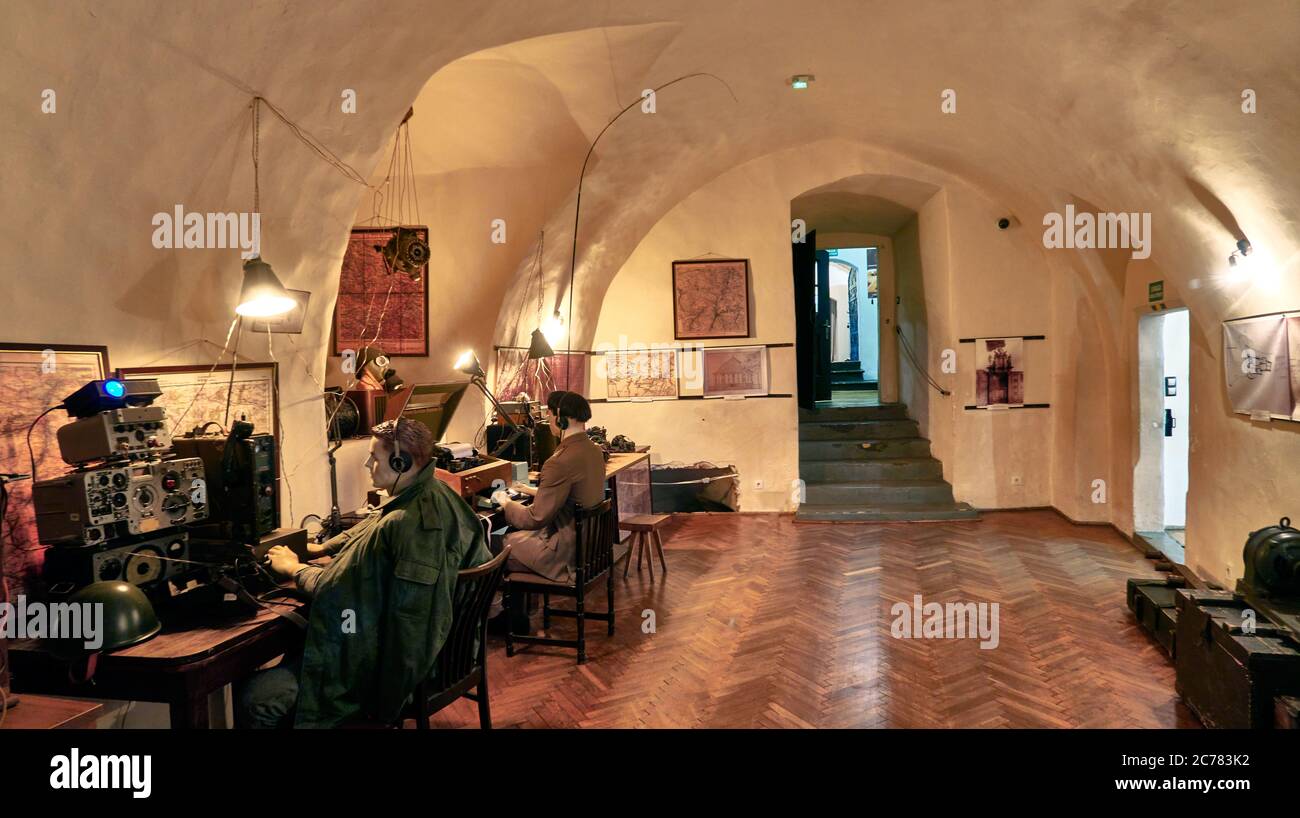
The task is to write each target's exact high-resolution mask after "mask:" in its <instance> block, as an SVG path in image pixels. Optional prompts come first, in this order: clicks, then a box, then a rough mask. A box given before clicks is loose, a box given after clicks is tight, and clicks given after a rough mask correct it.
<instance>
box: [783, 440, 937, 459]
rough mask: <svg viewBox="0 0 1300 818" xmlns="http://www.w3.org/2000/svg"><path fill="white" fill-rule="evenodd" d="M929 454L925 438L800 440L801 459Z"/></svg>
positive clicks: (925, 455)
mask: <svg viewBox="0 0 1300 818" xmlns="http://www.w3.org/2000/svg"><path fill="white" fill-rule="evenodd" d="M864 444H865V447H864ZM929 456H930V441H928V440H926V439H925V438H923V437H902V438H893V439H890V438H877V439H875V440H801V441H799V459H800V460H881V459H893V458H899V457H929Z"/></svg>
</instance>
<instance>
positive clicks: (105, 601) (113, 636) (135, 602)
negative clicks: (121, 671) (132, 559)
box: [46, 581, 162, 661]
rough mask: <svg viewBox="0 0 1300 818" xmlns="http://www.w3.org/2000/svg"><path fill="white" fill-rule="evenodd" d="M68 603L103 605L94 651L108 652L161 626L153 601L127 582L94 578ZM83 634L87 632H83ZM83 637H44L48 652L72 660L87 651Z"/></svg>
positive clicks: (132, 642)
mask: <svg viewBox="0 0 1300 818" xmlns="http://www.w3.org/2000/svg"><path fill="white" fill-rule="evenodd" d="M67 603H68V604H74V605H81V604H91V605H102V606H103V611H104V617H103V620H102V625H101V632H100V633H99V634H96V635H97V636H99V637H100V645H99V647H98V648H95V650H96V651H100V652H104V653H107V652H108V651H111V650H117V649H118V648H125V647H128V646H130V645H135V644H139V643H140V642H143V641H145V640H146V639H149V638H151V637H152V636H154V635H155V634H157V633H158V631H160V630H162V623H161V622H159V621H158V614H156V613H154V609H153V604H152V603H150V602H149V598H148V597H146V596H145V595H144V592H143V591H141V590H140V589H139V588H138V587H136V586H134V585H132V584H131V583H129V582H121V581H117V582H93V583H91V584H90V585H87V586H86V587H84V588H82V589H80V590H78V591H77V592H76V593H74V594H72V595H71V596H69V597H68V599H67ZM83 636H89V634H84V632H83ZM86 641H87V639H85V638H81V639H78V638H60V639H51V640H47V642H46V644H47V645H48V647H49V649H50V652H51V653H53V654H54V655H55V656H59V657H61V658H63V659H66V660H69V661H72V660H75V659H78V658H81V657H84V656H85V655H86V654H87V649H86V647H85V642H86Z"/></svg>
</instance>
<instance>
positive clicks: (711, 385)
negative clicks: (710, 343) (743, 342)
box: [700, 345, 769, 398]
mask: <svg viewBox="0 0 1300 818" xmlns="http://www.w3.org/2000/svg"><path fill="white" fill-rule="evenodd" d="M700 354H701V357H702V358H703V361H702V367H701V368H702V369H703V373H704V397H706V398H725V397H756V396H759V395H766V394H768V392H769V389H768V383H767V347H766V346H761V345H760V346H745V347H704V348H703V349H701V350H700Z"/></svg>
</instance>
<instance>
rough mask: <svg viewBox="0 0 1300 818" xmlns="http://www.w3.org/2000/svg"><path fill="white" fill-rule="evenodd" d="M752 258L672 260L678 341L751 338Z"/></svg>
mask: <svg viewBox="0 0 1300 818" xmlns="http://www.w3.org/2000/svg"><path fill="white" fill-rule="evenodd" d="M749 329H750V327H749V259H745V258H724V259H709V260H706V261H674V262H673V331H674V333H675V337H676V338H677V339H678V340H683V339H694V338H748V337H749Z"/></svg>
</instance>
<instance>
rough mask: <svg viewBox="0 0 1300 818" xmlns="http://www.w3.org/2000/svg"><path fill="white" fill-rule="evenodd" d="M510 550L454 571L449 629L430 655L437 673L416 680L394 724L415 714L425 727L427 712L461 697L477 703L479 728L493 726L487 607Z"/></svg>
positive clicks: (427, 722)
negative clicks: (488, 662)
mask: <svg viewBox="0 0 1300 818" xmlns="http://www.w3.org/2000/svg"><path fill="white" fill-rule="evenodd" d="M509 553H510V547H509V546H506V547H505V548H504V549H502V551H501V553H500V554H497V555H496V556H495V557H493V558H492V559H491V560H489V561H488V562H485V563H483V564H482V565H480V566H478V567H477V568H467V569H465V570H463V571H461V572H460V573H459V574H458V575H457V579H456V589H455V591H453V592H452V619H451V633H449V634H447V641H446V642H444V643H443V645H442V650H441V651H439V652H438V658H437V659H436V660H435V667H437V669H438V672H437V673H436V674H435V675H434V677H433V681H432V682H430V681H428V680H426V681H423V682H421V683H420V684H418V685H416V688H415V694H414V695H413V696H412V697H411V703H410V704H408V705H407V706H406V710H405V711H404V712H403V713H402V717H401V719H400V720H399V721H398V725H399V726H400V725H401V723H402V721H404V720H405V719H415V727H416V729H418V730H427V729H429V717H430V716H432V715H433V714H434V713H437V712H438V711H439V710H441V709H443V708H444V707H446V706H447V705H449V704H451V703H452V702H454V701H456V700H457V699H459V698H460V697H462V696H464V697H465V698H467V699H469V700H471V701H474V702H477V703H478V724H479V727H481V728H483V729H484V730H491V729H492V712H491V709H490V708H489V706H488V681H487V619H488V608H490V607H491V605H492V597H493V595H495V594H496V592H497V586H498V585H499V584H500V583H501V575H502V574H503V573H504V572H505V565H506V557H507V555H508V554H509ZM435 685H436V686H437V689H434V686H435Z"/></svg>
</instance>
